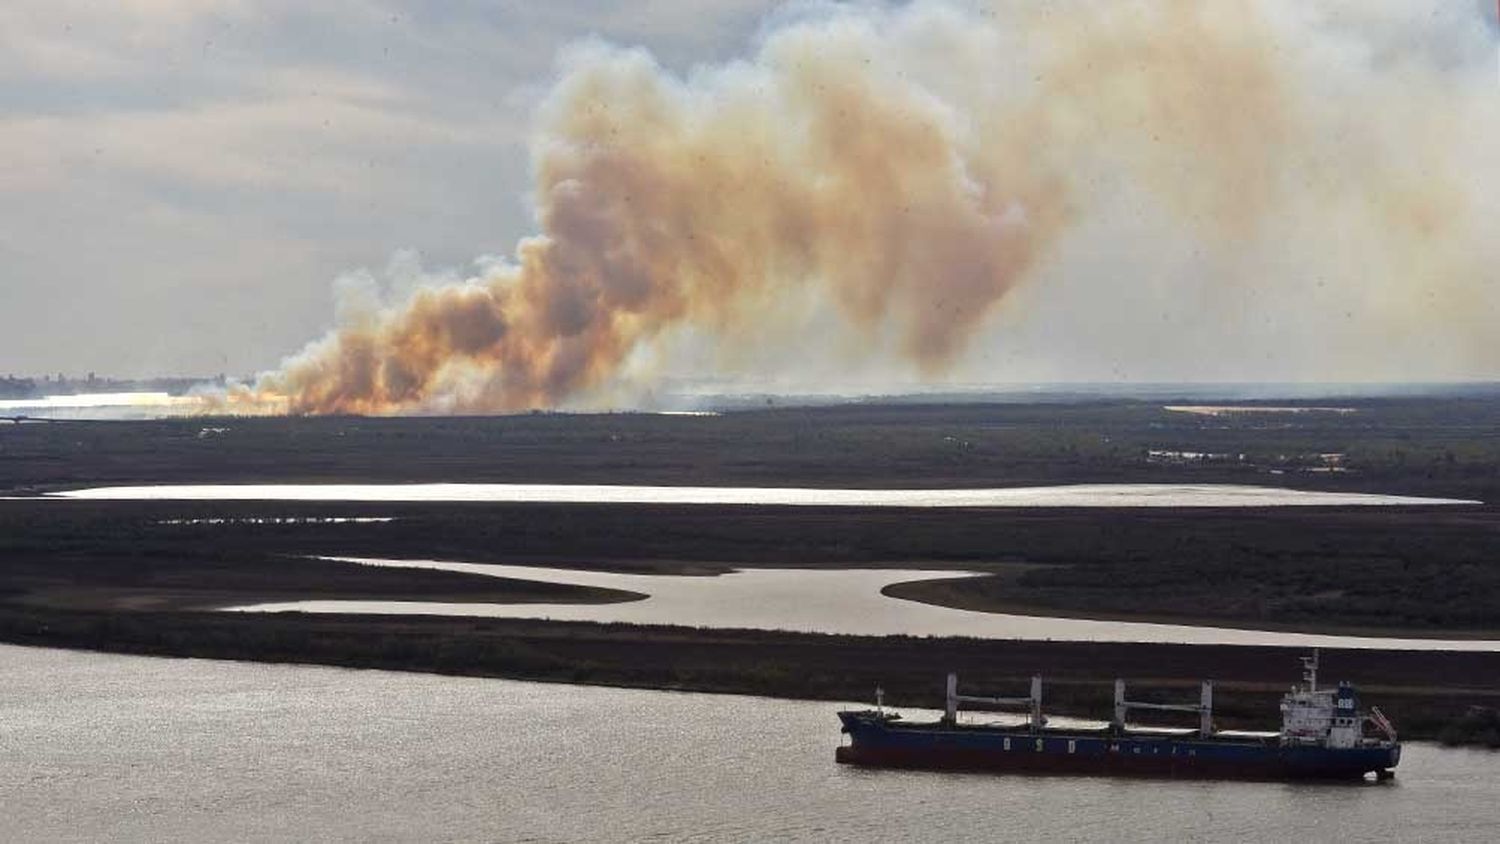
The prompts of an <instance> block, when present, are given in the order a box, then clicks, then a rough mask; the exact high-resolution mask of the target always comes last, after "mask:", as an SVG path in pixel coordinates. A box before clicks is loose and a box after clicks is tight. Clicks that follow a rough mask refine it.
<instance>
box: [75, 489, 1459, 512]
mask: <svg viewBox="0 0 1500 844" xmlns="http://www.w3.org/2000/svg"><path fill="white" fill-rule="evenodd" d="M51 497H57V498H84V499H92V500H106V501H356V502H358V501H388V502H444V501H448V502H459V501H481V502H507V503H566V504H719V505H725V504H731V505H760V506H784V507H1297V506H1303V507H1310V506H1323V507H1329V506H1383V505H1384V506H1389V505H1437V504H1474V503H1478V502H1473V501H1463V500H1458V499H1450V498H1421V497H1416V496H1408V495H1378V494H1373V493H1358V492H1318V491H1313V490H1301V489H1285V488H1282V487H1263V486H1242V485H1235V484H1064V485H1059V486H1041V487H1001V488H994V489H807V488H798V487H781V488H776V487H718V486H629V485H610V484H197V485H194V484H154V485H151V486H114V487H95V488H91V489H79V490H72V491H68V492H59V493H55V494H54V495H53V496H51Z"/></svg>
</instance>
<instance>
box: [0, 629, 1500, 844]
mask: <svg viewBox="0 0 1500 844" xmlns="http://www.w3.org/2000/svg"><path fill="white" fill-rule="evenodd" d="M838 708H839V707H838V705H836V704H831V703H809V702H795V701H781V700H769V699H764V698H750V697H730V696H714V695H701V694H679V693H671V692H652V691H638V690H625V689H607V688H590V687H575V686H563V685H544V684H534V683H521V682H514V681H506V680H483V679H472V678H454V677H439V676H429V675H421V674H399V673H389V672H379V671H355V670H349V669H337V668H313V667H297V666H278V665H258V664H252V663H233V662H208V661H200V660H171V659H152V658H146V657H130V656H117V655H104V654H89V653H75V652H68V651H56V650H45V649H32V648H19V647H12V646H0V750H3V753H4V759H5V764H4V765H0V795H4V810H3V811H0V838H3V839H4V840H9V841H101V840H115V841H118V840H139V841H147V840H149V841H185V842H186V841H191V842H201V841H223V840H233V841H255V840H288V841H290V840H298V841H321V840H344V841H432V840H444V841H446V840H486V841H538V842H540V841H583V840H610V841H642V840H657V841H704V842H717V841H725V842H741V841H935V840H947V841H977V840H1032V841H1075V840H1107V841H1187V840H1218V841H1247V842H1275V843H1276V844H1282V842H1286V841H1293V840H1295V841H1489V840H1494V833H1495V824H1496V817H1497V816H1496V806H1500V754H1496V753H1493V752H1488V751H1478V750H1445V749H1440V748H1438V747H1436V746H1432V745H1425V744H1408V745H1407V746H1406V747H1405V748H1404V749H1403V755H1402V760H1401V765H1400V767H1399V768H1398V769H1397V776H1396V779H1395V780H1394V781H1393V782H1389V783H1381V784H1376V783H1374V782H1367V783H1364V784H1354V785H1347V784H1346V785H1305V784H1304V785H1291V784H1280V783H1232V782H1176V781H1138V780H1117V779H1096V778H1084V777H1076V778H1075V777H1041V778H1027V777H1005V776H986V775H965V774H937V773H916V772H898V771H878V770H875V771H872V770H860V769H852V768H848V767H845V766H842V765H837V764H835V763H834V761H833V749H834V747H835V746H836V745H837V744H838V741H839V733H838V723H837V721H836V720H835V717H834V712H835V710H837V709H838Z"/></svg>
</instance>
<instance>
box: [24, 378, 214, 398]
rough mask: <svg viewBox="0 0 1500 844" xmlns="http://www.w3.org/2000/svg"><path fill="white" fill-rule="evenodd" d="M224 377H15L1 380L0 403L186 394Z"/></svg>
mask: <svg viewBox="0 0 1500 844" xmlns="http://www.w3.org/2000/svg"><path fill="white" fill-rule="evenodd" d="M225 380H226V379H225V376H223V375H219V376H218V377H216V378H213V379H204V378H100V377H99V376H98V375H96V374H94V373H92V372H90V373H89V374H88V375H86V376H84V377H82V378H69V377H68V376H66V375H64V374H63V373H61V372H59V373H58V374H57V375H56V376H53V375H43V376H42V377H41V378H36V377H26V376H21V377H18V376H16V375H5V376H0V399H36V398H42V397H43V396H66V395H75V394H78V393H134V392H160V393H174V394H181V393H186V392H188V391H189V390H191V389H192V388H193V387H196V386H199V385H201V384H204V383H214V384H217V385H219V386H223V385H224V383H225Z"/></svg>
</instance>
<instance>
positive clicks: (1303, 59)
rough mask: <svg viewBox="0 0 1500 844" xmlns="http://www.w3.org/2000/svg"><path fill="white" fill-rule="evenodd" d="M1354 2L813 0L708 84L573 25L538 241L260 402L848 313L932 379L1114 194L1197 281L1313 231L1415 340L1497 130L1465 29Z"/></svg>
mask: <svg viewBox="0 0 1500 844" xmlns="http://www.w3.org/2000/svg"><path fill="white" fill-rule="evenodd" d="M1448 5H1454V4H1448ZM1460 5H1461V4H1460ZM1348 8H1350V4H1330V6H1329V7H1328V8H1326V9H1325V8H1323V7H1320V6H1318V5H1317V4H1305V3H1300V2H1297V3H1290V2H1289V3H1284V4H1278V3H1271V2H1267V3H1249V2H1246V3H1237V2H1233V0H1215V2H1202V3H1197V2H1174V1H1173V0H1160V2H1143V1H1142V2H1120V3H1108V4H1096V3H1076V4H1075V3H1055V4H1034V3H1014V4H1012V3H1002V4H995V5H991V6H971V5H967V4H964V5H960V4H956V3H946V2H919V3H916V4H914V5H909V6H904V7H901V8H898V9H880V8H873V7H868V6H859V7H856V8H827V7H823V6H817V7H796V8H794V9H792V10H790V11H788V12H785V13H783V14H780V15H779V16H775V17H773V18H772V19H771V20H770V21H768V22H767V24H766V25H765V29H764V31H763V33H762V36H761V38H760V39H759V41H758V46H757V48H756V49H755V51H754V52H753V55H751V56H750V57H749V58H748V59H746V60H743V61H738V62H734V63H730V64H726V65H723V66H719V67H704V68H698V69H695V70H694V71H692V72H691V73H690V74H688V75H687V76H686V77H680V76H675V75H673V74H671V73H668V72H666V71H664V70H663V69H662V68H661V67H660V66H658V65H657V64H656V63H655V61H654V60H653V59H652V57H651V56H650V55H648V54H647V53H645V52H642V51H638V50H624V49H617V48H614V47H610V46H606V45H603V44H588V45H584V46H581V47H578V48H575V49H574V50H572V51H571V52H570V53H569V54H568V55H567V56H566V57H565V59H564V61H563V71H562V74H561V78H560V80H559V81H558V82H557V84H556V86H555V88H554V89H553V90H552V92H551V93H550V95H549V96H548V98H547V100H546V102H545V104H544V105H543V107H542V108H541V109H540V111H539V113H538V118H537V128H536V134H535V140H534V143H533V150H532V154H533V162H532V163H533V172H534V177H535V183H534V201H535V207H536V217H537V222H538V225H539V233H538V234H537V235H535V236H533V237H529V238H527V239H525V240H523V241H522V242H521V243H520V244H519V246H518V247H517V249H516V251H515V254H514V256H513V258H511V259H510V260H507V261H503V262H495V263H494V264H492V265H491V266H489V267H488V268H487V269H486V270H485V271H484V272H483V273H482V274H481V275H480V276H478V277H475V278H472V279H468V280H464V281H449V282H446V283H434V284H431V285H428V286H423V287H420V288H419V289H417V290H416V291H415V293H413V294H412V295H411V296H410V298H409V299H408V300H406V301H404V302H400V303H397V304H394V305H389V306H386V307H382V308H364V309H358V308H356V309H350V311H349V313H347V314H346V315H345V316H344V317H343V318H342V320H341V321H342V324H341V325H340V326H339V327H338V328H337V329H336V330H335V331H333V332H332V333H330V334H329V335H328V336H327V337H325V338H323V339H322V340H320V341H317V342H316V343H313V344H312V345H310V346H309V347H308V348H307V349H305V350H304V351H303V352H301V353H300V354H299V355H297V356H296V357H293V358H291V359H289V360H288V361H287V362H286V363H285V364H284V366H283V367H282V368H281V369H280V370H279V371H277V372H274V373H270V374H267V375H266V376H264V377H263V378H262V379H261V381H260V382H259V383H258V384H257V385H256V386H255V388H254V389H253V390H250V391H248V393H249V394H248V395H247V396H244V397H242V398H245V399H247V400H251V401H254V400H263V399H275V400H278V401H284V402H285V406H286V408H287V409H288V410H290V411H291V412H297V413H329V412H354V413H391V412H407V411H424V412H433V411H444V410H455V411H503V410H514V409H524V408H530V407H548V406H555V405H557V404H559V403H564V402H568V401H578V400H580V397H586V396H588V395H589V394H590V393H591V392H595V391H598V390H600V389H603V388H607V387H608V385H609V384H610V383H611V381H612V380H613V379H615V378H617V377H618V375H619V373H620V372H621V370H622V368H623V367H627V366H630V365H632V362H636V361H639V360H641V359H643V358H649V353H650V352H651V351H652V350H653V349H656V348H659V347H661V346H662V345H664V344H668V343H669V342H670V341H671V340H672V339H673V338H674V337H679V336H681V335H683V334H684V333H689V334H693V335H695V336H698V337H708V338H712V340H713V342H712V343H711V344H710V346H711V348H713V349H714V351H713V354H715V355H721V354H726V353H727V354H732V353H733V350H734V349H735V348H743V347H746V346H747V345H753V344H755V343H756V342H758V341H760V340H762V339H766V338H774V339H775V340H776V341H777V342H781V343H789V344H792V345H793V346H794V347H795V345H796V344H797V343H799V342H800V341H799V332H809V331H821V330H834V331H836V332H838V333H840V334H842V335H843V336H846V337H848V338H851V340H852V341H851V342H850V343H849V344H848V346H850V347H852V348H855V349H858V350H860V352H859V353H861V354H866V353H867V354H872V355H874V354H880V355H888V356H890V357H891V358H893V359H899V360H906V361H909V362H911V363H912V364H913V365H914V368H915V370H916V371H917V372H919V373H939V372H942V371H944V370H945V368H946V367H948V366H949V365H950V364H952V363H953V362H954V361H955V360H957V359H959V358H961V357H962V356H963V354H964V353H965V351H966V349H967V348H968V346H969V344H970V342H971V340H972V338H973V337H974V335H975V334H976V333H978V332H981V331H982V330H984V329H985V327H986V326H987V324H989V323H990V322H991V321H992V319H993V317H994V316H995V313H996V311H997V308H999V307H1000V306H1001V305H1002V303H1004V302H1005V301H1006V299H1007V294H1010V293H1011V292H1012V291H1013V290H1014V289H1016V288H1017V287H1018V285H1022V284H1023V283H1025V282H1027V281H1028V280H1036V279H1039V278H1045V277H1046V276H1047V273H1046V272H1045V270H1046V269H1047V267H1048V266H1049V264H1055V263H1056V262H1057V261H1058V260H1059V256H1065V255H1067V254H1070V253H1081V254H1088V253H1090V250H1093V251H1094V252H1100V251H1101V250H1103V251H1105V252H1107V250H1108V249H1110V248H1112V246H1111V245H1110V244H1109V243H1108V242H1102V241H1098V240H1097V239H1090V238H1089V237H1084V236H1082V235H1080V234H1079V233H1080V232H1082V231H1086V230H1088V225H1087V224H1088V223H1089V222H1090V221H1091V220H1097V219H1100V218H1101V215H1105V214H1106V213H1108V214H1114V215H1119V214H1121V213H1122V212H1121V210H1120V209H1121V207H1122V206H1123V207H1125V208H1126V209H1127V210H1126V211H1125V212H1123V213H1124V214H1126V216H1132V215H1134V216H1137V217H1139V218H1142V219H1144V218H1150V219H1152V220H1163V221H1166V223H1165V224H1164V226H1163V228H1162V230H1161V231H1160V235H1161V237H1162V238H1164V239H1166V240H1171V241H1177V242H1190V243H1193V244H1196V245H1195V247H1194V248H1195V251H1199V252H1204V253H1207V254H1208V256H1209V258H1208V259H1207V262H1206V264H1205V266H1206V267H1209V268H1211V269H1212V271H1213V272H1214V273H1215V275H1216V276H1217V277H1219V278H1220V279H1221V280H1220V281H1208V282H1205V283H1209V284H1216V283H1226V284H1227V283H1231V282H1237V283H1249V282H1253V283H1255V284H1265V283H1266V282H1265V281H1264V279H1263V278H1259V277H1258V275H1257V274H1259V273H1262V272H1264V271H1265V269H1266V268H1267V267H1268V266H1272V264H1274V262H1271V263H1268V259H1267V258H1266V256H1267V255H1270V256H1272V257H1273V258H1274V256H1275V255H1276V254H1277V253H1278V251H1279V250H1280V249H1283V248H1285V249H1295V250H1298V251H1299V253H1300V251H1301V250H1304V249H1306V251H1308V252H1310V253H1315V254H1317V255H1318V256H1319V259H1318V263H1317V266H1316V272H1317V273H1318V274H1319V278H1322V279H1324V280H1326V279H1328V278H1335V279H1339V278H1344V279H1348V280H1353V279H1355V278H1365V279H1366V280H1367V281H1368V282H1369V283H1370V284H1375V285H1387V286H1386V287H1382V288H1380V289H1378V290H1376V291H1375V292H1374V293H1372V294H1370V296H1371V297H1373V298H1371V299H1370V300H1369V301H1362V302H1361V303H1360V307H1361V308H1363V309H1364V310H1365V311H1366V312H1368V314H1370V315H1372V316H1371V318H1372V319H1373V320H1374V321H1375V324H1377V325H1379V324H1382V323H1381V322H1380V321H1381V320H1385V321H1386V322H1387V323H1388V325H1386V326H1385V329H1382V330H1386V329H1388V330H1390V331H1394V332H1396V334H1397V335H1399V332H1400V330H1401V329H1400V328H1399V326H1400V325H1401V323H1402V320H1404V319H1406V318H1407V314H1408V313H1409V310H1410V304H1411V301H1412V300H1413V299H1419V298H1420V297H1421V296H1422V295H1423V294H1424V293H1430V291H1431V290H1433V289H1440V290H1441V291H1443V294H1444V302H1445V303H1446V305H1445V307H1453V308H1463V307H1468V308H1473V307H1483V308H1493V306H1494V300H1495V294H1494V291H1493V287H1494V285H1495V283H1496V280H1495V276H1494V270H1493V269H1491V267H1492V266H1493V265H1492V264H1489V263H1488V262H1486V261H1485V260H1484V257H1485V256H1484V254H1483V250H1482V249H1478V250H1477V251H1476V248H1475V247H1477V245H1478V244H1481V243H1484V242H1486V240H1485V238H1484V236H1483V235H1482V233H1481V231H1480V229H1479V228H1478V227H1477V225H1476V221H1477V220H1479V219H1480V217H1481V213H1482V211H1483V209H1482V208H1480V207H1477V206H1476V205H1475V204H1474V202H1473V196H1472V192H1471V191H1470V190H1469V188H1468V187H1467V185H1468V184H1469V182H1468V181H1466V180H1472V179H1475V178H1478V179H1479V180H1480V183H1481V184H1482V183H1484V181H1485V180H1486V179H1488V183H1489V184H1490V185H1491V186H1494V185H1496V180H1495V178H1494V177H1495V173H1496V171H1495V169H1494V167H1493V165H1489V168H1490V169H1489V170H1488V171H1483V172H1480V173H1478V174H1475V173H1463V172H1459V171H1456V170H1455V166H1456V164H1455V163H1456V162H1462V161H1468V160H1480V161H1482V160H1483V158H1484V156H1485V155H1489V156H1490V157H1493V154H1492V151H1491V152H1484V151H1483V148H1484V145H1485V143H1486V142H1488V141H1495V140H1497V139H1500V133H1496V132H1495V131H1494V128H1495V126H1496V125H1497V123H1496V121H1495V119H1494V108H1493V106H1492V105H1490V106H1487V105H1483V102H1484V101H1483V100H1482V99H1480V98H1478V97H1477V95H1476V93H1475V91H1476V90H1479V89H1473V90H1471V88H1470V87H1466V86H1469V85H1470V83H1471V81H1472V80H1471V79H1470V76H1471V75H1472V74H1471V73H1470V66H1469V64H1467V63H1466V62H1468V60H1469V59H1468V57H1466V56H1465V55H1464V54H1462V50H1461V49H1460V50H1459V53H1457V54H1455V53H1454V52H1453V50H1454V49H1458V48H1461V47H1463V46H1464V45H1461V44H1460V45H1457V47H1455V45H1454V44H1450V43H1446V42H1445V43H1444V44H1442V45H1440V46H1438V47H1434V48H1432V50H1431V52H1432V54H1431V55H1425V54H1418V55H1411V54H1402V53H1401V52H1400V49H1402V48H1404V47H1405V46H1406V45H1405V44H1404V42H1395V44H1396V46H1392V45H1384V44H1382V42H1381V39H1382V38H1383V37H1385V36H1386V34H1387V33H1392V32H1398V31H1400V30H1401V28H1402V26H1403V23H1402V20H1401V19H1400V15H1399V14H1396V15H1395V17H1392V16H1386V17H1382V16H1381V14H1380V13H1379V12H1378V11H1377V12H1368V11H1365V10H1366V7H1365V6H1364V5H1363V4H1360V5H1359V9H1360V10H1361V11H1360V12H1358V13H1356V12H1352V11H1350V12H1347V14H1345V13H1343V12H1339V11H1338V10H1340V9H1348ZM1371 8H1374V7H1371ZM1341 15H1343V16H1341ZM1466 19H1467V18H1466ZM1473 20H1474V21H1475V25H1476V26H1478V24H1477V21H1478V17H1477V13H1476V14H1475V15H1474V16H1473ZM1463 23H1464V22H1463V21H1460V22H1459V25H1458V27H1459V30H1460V36H1459V37H1460V38H1462V37H1466V36H1465V35H1464V33H1463V31H1462V25H1463ZM1479 37H1480V38H1481V40H1480V41H1479V43H1481V44H1487V43H1488V41H1485V40H1483V39H1484V38H1488V39H1490V40H1492V39H1493V35H1490V34H1488V33H1479ZM1393 50H1394V52H1393ZM1487 58H1488V57H1487ZM1491 71H1493V69H1492V68H1491ZM1434 92H1442V93H1441V94H1437V95H1435V94H1434ZM1487 93H1488V94H1489V95H1490V96H1491V97H1492V98H1493V97H1495V96H1496V92H1495V91H1494V89H1493V88H1490V89H1488V91H1487ZM1475 103H1481V105H1478V106H1476V105H1475ZM1486 109H1488V110H1486ZM1491 150H1493V147H1492V148H1491ZM1471 153H1473V155H1472V156H1470V154H1471ZM1466 156H1470V157H1466ZM1132 202H1141V203H1145V205H1144V206H1143V207H1142V208H1141V209H1140V210H1139V213H1138V214H1137V213H1136V212H1132V211H1130V210H1129V208H1130V204H1131V203H1132ZM1309 238H1311V239H1316V240H1317V241H1319V243H1318V244H1317V245H1310V244H1309V243H1308V242H1307V241H1308V239H1309ZM1356 250H1372V251H1371V252H1368V253H1360V252H1357V251H1356ZM1346 251H1347V253H1348V254H1342V253H1344V252H1346ZM1491 251H1493V250H1491ZM1247 268H1248V269H1247ZM1293 274H1294V275H1296V273H1295V272H1294V273H1293ZM1403 275H1404V276H1405V277H1402V276H1403ZM1297 277H1298V278H1299V279H1302V278H1305V275H1298V276H1297ZM1226 280H1227V281H1226ZM1098 283H1100V284H1119V285H1128V284H1141V282H1139V281H1138V280H1134V279H1131V278H1129V277H1120V278H1108V279H1100V280H1099V282H1098ZM1278 283H1280V282H1278ZM1287 283H1288V284H1290V282H1287ZM1298 283H1301V282H1298ZM1486 285H1487V286H1488V287H1486ZM1141 286H1142V289H1143V291H1145V292H1144V293H1143V295H1149V292H1150V291H1149V286H1148V285H1145V284H1141ZM1357 287H1358V285H1357V284H1352V283H1351V285H1343V284H1340V286H1339V289H1340V290H1344V291H1347V290H1349V289H1357ZM1286 292H1288V293H1290V294H1291V295H1293V296H1294V297H1295V296H1296V295H1299V294H1298V291H1297V288H1296V287H1295V286H1293V287H1289V288H1287V291H1286ZM1341 295H1347V292H1346V293H1344V294H1341ZM808 313H818V314H822V315H824V316H826V317H827V321H825V322H815V321H811V320H808V319H807V318H806V315H807V314H808ZM1366 324H1369V323H1368V321H1367V322H1366ZM830 325H831V326H833V328H832V329H829V328H828V326H830ZM1142 330H1143V331H1149V330H1151V329H1149V328H1143V329H1142ZM803 339H806V338H803ZM1057 342H1058V343H1059V344H1062V345H1066V344H1067V343H1068V342H1069V339H1068V338H1067V337H1066V336H1063V337H1058V338H1057ZM1483 342H1484V343H1485V344H1487V345H1485V348H1483V349H1482V350H1481V353H1482V354H1483V355H1485V356H1488V357H1485V359H1484V360H1483V361H1481V363H1482V364H1484V365H1490V364H1493V362H1494V358H1493V357H1492V351H1493V344H1491V343H1490V342H1489V341H1483ZM825 345H826V344H825ZM814 347H816V348H823V347H824V346H822V345H818V344H815V343H811V342H809V348H814ZM726 350H727V351H726ZM1466 353H1467V352H1466ZM712 365H713V362H712V361H707V362H705V363H704V364H703V366H704V367H706V368H708V367H711V366H712ZM996 375H997V378H996V380H1004V373H996Z"/></svg>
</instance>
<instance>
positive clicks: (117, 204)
mask: <svg viewBox="0 0 1500 844" xmlns="http://www.w3.org/2000/svg"><path fill="white" fill-rule="evenodd" d="M770 5H771V4H770V3H769V2H765V1H764V0H659V1H658V2H639V3H614V2H607V1H606V0H558V2H547V3H536V2H530V1H529V0H526V1H525V2H522V0H509V1H508V2H449V1H447V0H445V1H444V2H422V3H401V2H389V3H386V2H340V1H339V0H330V2H315V3H308V2H301V0H296V2H279V0H245V2H236V0H226V1H225V2H196V1H195V0H122V2H109V3H95V2H87V1H86V0H85V1H84V2H71V1H70V0H63V1H62V2H56V0H35V1H33V0H19V2H7V3H3V4H0V127H3V128H0V194H3V196H4V199H3V200H0V374H4V373H5V372H16V373H42V372H56V371H64V372H68V373H80V372H83V371H85V370H90V369H92V370H98V371H99V372H100V373H111V374H118V375H126V376H129V375H145V374H158V373H178V372H181V373H192V374H203V373H217V372H220V371H227V372H230V373H248V372H251V371H253V370H258V369H263V368H268V367H271V366H274V365H275V364H276V363H277V362H278V361H279V360H280V359H281V358H282V357H283V356H285V355H288V354H290V353H292V352H295V351H296V350H297V349H299V348H300V347H301V346H302V345H303V344H305V343H306V342H307V341H309V340H310V339H312V338H314V337H316V336H317V335H319V334H321V333H322V332H323V331H324V330H326V329H327V327H328V326H329V324H330V322H331V320H332V318H333V312H334V297H333V294H332V284H333V281H334V280H335V278H336V277H338V276H339V275H340V274H342V273H345V272H347V271H350V270H354V269H357V268H361V267H375V268H381V267H384V266H385V265H386V264H387V262H388V261H389V259H390V258H391V256H392V254H393V253H394V252H395V251H397V250H403V249H409V250H417V251H418V252H420V253H421V255H422V256H423V258H424V260H425V261H426V262H427V263H428V264H431V265H436V266H448V265H460V266H467V265H469V264H470V262H471V261H472V260H473V259H474V258H475V257H477V256H480V255H483V254H486V253H489V254H508V253H509V252H510V251H511V250H512V249H513V247H514V245H515V241H516V239H517V238H518V237H520V236H522V235H523V234H525V233H527V232H529V231H530V230H531V229H532V228H533V226H532V223H531V221H530V214H529V211H528V209H527V196H526V192H527V189H528V178H527V171H528V165H527V155H526V138H527V127H528V123H529V119H528V116H529V114H530V112H531V110H532V108H533V107H534V105H535V102H536V100H537V99H538V97H539V96H540V94H541V92H542V91H544V90H545V88H546V86H547V85H548V84H549V82H550V80H551V78H552V77H553V75H554V61H555V54H556V52H557V50H558V49H559V48H560V47H561V46H563V45H565V44H567V43H569V42H571V41H574V40H576V39H580V38H585V37H590V36H599V37H603V38H608V39H611V40H616V41H620V42H623V43H629V44H640V45H644V46H646V47H648V48H649V49H651V50H652V51H653V52H654V53H655V54H656V55H657V56H659V57H660V58H661V60H662V61H663V62H664V63H666V64H667V65H669V66H674V67H679V68H681V67H686V66H688V65H690V64H692V63H693V62H697V61H703V60H708V59H712V58H714V57H715V56H718V55H721V54H731V53H734V52H735V51H742V50H743V49H744V46H745V44H746V42H747V41H748V39H749V38H750V37H751V36H752V35H753V33H754V31H755V28H756V26H757V21H758V20H759V19H760V17H761V16H762V15H763V14H764V12H765V10H766V9H767V8H768V7H769V6H770Z"/></svg>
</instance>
